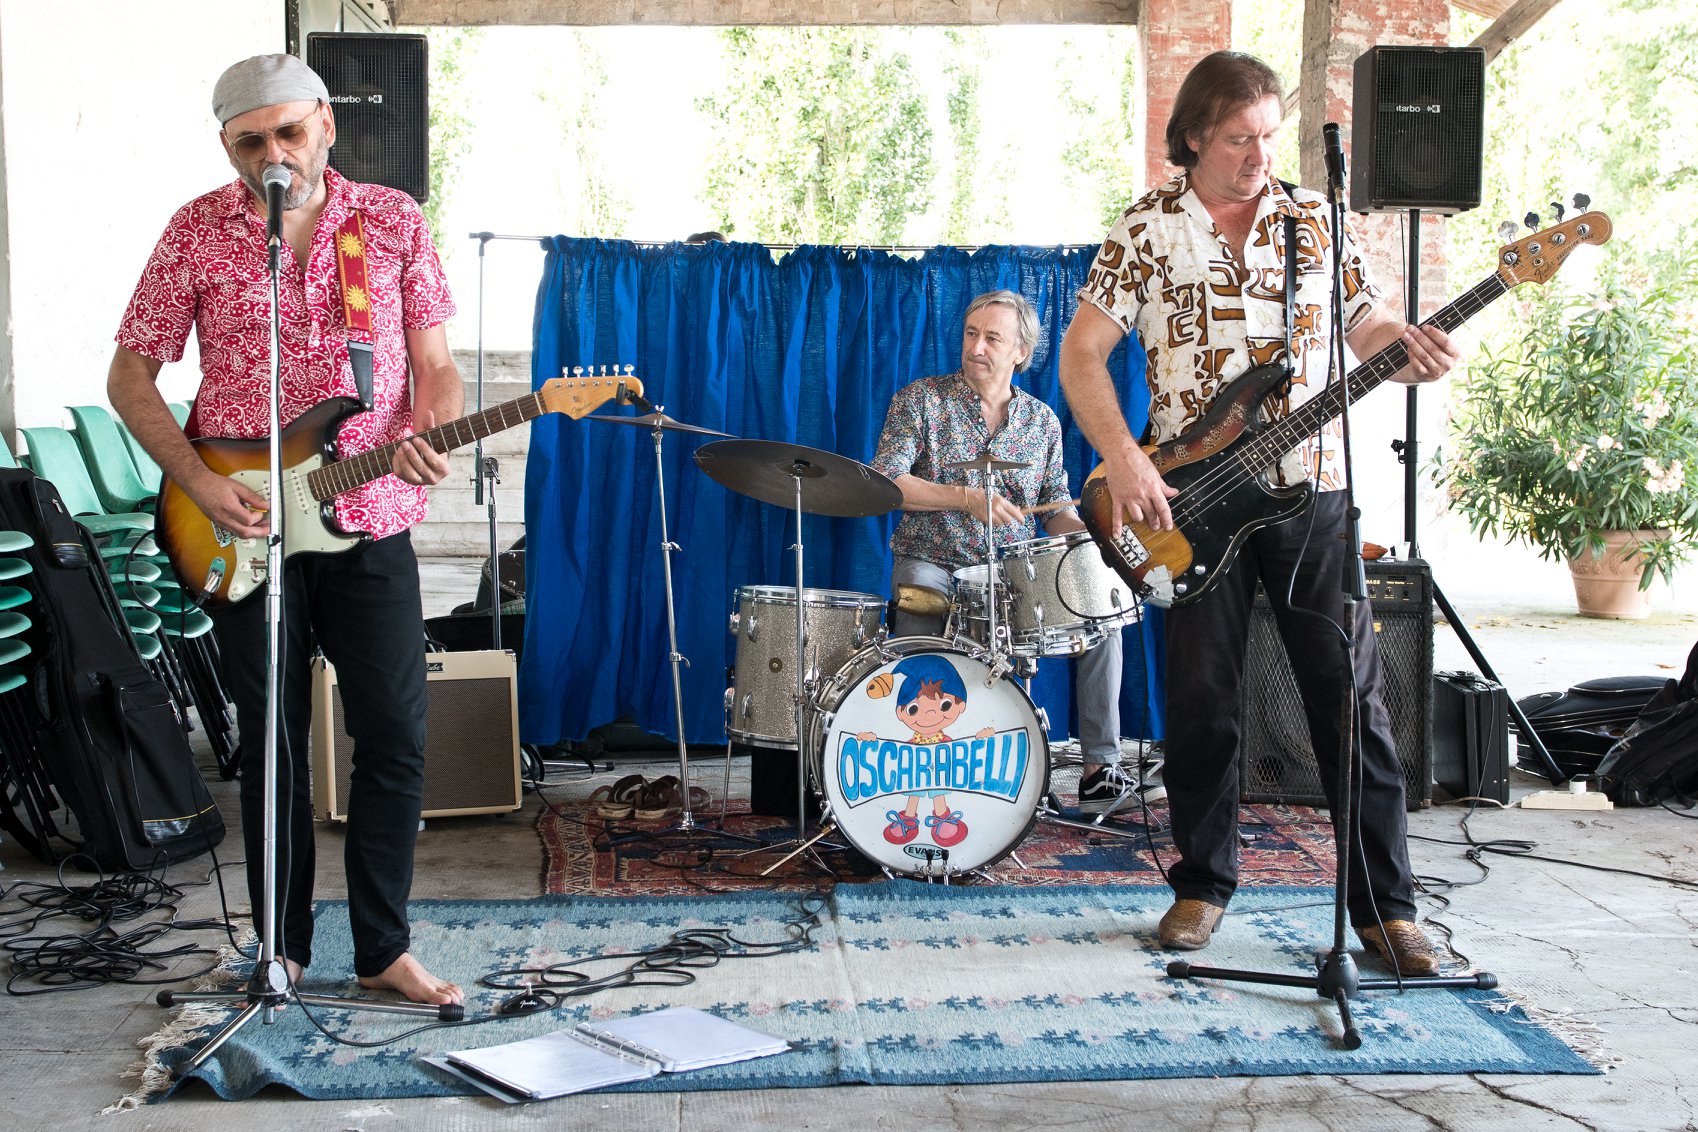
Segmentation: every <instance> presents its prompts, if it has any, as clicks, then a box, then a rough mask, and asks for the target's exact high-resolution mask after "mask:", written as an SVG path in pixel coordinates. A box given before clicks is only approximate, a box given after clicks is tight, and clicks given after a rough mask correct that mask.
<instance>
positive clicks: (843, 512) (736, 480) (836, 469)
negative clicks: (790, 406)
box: [696, 440, 902, 518]
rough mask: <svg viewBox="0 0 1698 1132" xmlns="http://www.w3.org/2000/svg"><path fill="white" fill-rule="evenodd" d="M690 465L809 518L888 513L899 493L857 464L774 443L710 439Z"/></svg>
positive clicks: (742, 492) (737, 489)
mask: <svg viewBox="0 0 1698 1132" xmlns="http://www.w3.org/2000/svg"><path fill="white" fill-rule="evenodd" d="M696 464H697V465H698V466H699V467H700V468H701V469H702V471H704V472H706V473H707V474H708V476H709V477H710V478H711V479H713V480H714V481H715V482H717V483H721V484H724V485H725V486H726V487H728V488H730V489H731V490H732V491H735V492H737V493H738V494H739V495H747V496H748V497H749V498H751V499H758V500H760V501H761V502H762V503H771V504H772V505H773V506H775V507H795V506H796V485H797V483H798V482H800V483H801V485H802V510H803V511H805V512H807V513H808V514H810V515H836V516H839V517H841V518H861V517H864V516H867V515H883V514H884V513H885V512H887V511H894V510H895V509H896V508H897V507H899V506H900V505H901V503H902V489H901V488H899V487H897V486H896V485H895V484H893V483H891V482H890V480H889V479H887V478H886V477H884V476H882V475H880V474H879V473H877V472H875V471H873V470H872V469H871V468H869V467H867V466H866V465H865V464H863V463H861V462H860V461H859V460H851V459H850V458H849V457H847V456H839V455H838V454H837V453H835V452H827V451H825V450H824V449H822V448H809V447H807V446H805V445H801V444H786V443H784V442H783V441H779V440H716V441H714V442H713V443H712V444H704V445H703V446H702V447H701V448H699V449H697V450H696Z"/></svg>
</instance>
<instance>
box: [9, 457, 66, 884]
mask: <svg viewBox="0 0 1698 1132" xmlns="http://www.w3.org/2000/svg"><path fill="white" fill-rule="evenodd" d="M0 453H3V454H0V465H5V466H9V467H16V466H17V464H16V461H14V460H13V459H12V453H11V450H10V449H8V448H5V447H4V446H3V445H0ZM34 545H35V540H34V539H32V538H30V536H29V535H27V534H25V533H24V532H22V531H13V530H0V607H3V608H0V825H3V826H4V827H5V829H6V830H7V832H9V833H11V834H12V835H13V836H14V837H16V838H17V839H18V841H19V842H20V843H22V844H23V845H24V846H25V847H27V848H28V849H29V850H30V851H31V852H33V853H35V854H36V855H37V856H42V855H43V854H42V846H41V845H40V844H39V842H40V833H39V831H42V830H51V829H53V818H52V815H53V811H54V810H56V809H57V808H58V801H57V799H56V798H55V796H54V794H53V791H52V788H51V787H50V786H49V785H48V784H47V783H46V782H43V781H42V779H41V775H40V772H39V764H38V763H37V762H36V760H35V759H33V758H30V757H29V756H30V749H31V746H32V744H33V743H34V728H33V727H32V725H31V723H30V716H29V711H30V705H29V701H28V699H27V695H28V693H27V688H28V686H29V659H30V647H29V642H28V641H27V640H26V639H25V637H24V633H25V631H26V630H28V629H29V628H30V625H31V622H30V617H29V612H28V607H29V603H30V592H29V590H28V589H27V588H26V587H24V586H22V585H19V584H18V583H19V582H21V581H23V580H24V579H25V578H27V577H28V575H29V574H30V572H31V571H32V570H33V569H34V568H33V567H32V566H31V565H30V563H29V560H28V559H26V558H20V557H18V552H19V551H23V550H28V549H30V548H31V547H33V546H34Z"/></svg>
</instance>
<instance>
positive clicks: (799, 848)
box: [761, 822, 837, 877]
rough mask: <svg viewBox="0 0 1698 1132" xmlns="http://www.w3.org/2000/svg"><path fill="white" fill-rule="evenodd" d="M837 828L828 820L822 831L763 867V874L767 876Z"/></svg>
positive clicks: (821, 828)
mask: <svg viewBox="0 0 1698 1132" xmlns="http://www.w3.org/2000/svg"><path fill="white" fill-rule="evenodd" d="M836 829H837V827H836V826H835V825H833V824H832V823H831V822H826V823H825V825H823V826H821V827H820V831H819V832H818V833H816V834H814V835H813V836H812V837H810V838H808V839H807V840H806V841H804V842H802V844H800V845H798V846H796V848H794V849H792V850H791V851H790V852H788V853H786V854H785V855H784V856H782V857H780V858H779V859H778V860H776V861H774V862H773V863H772V864H770V865H768V866H767V867H766V868H764V869H762V870H761V875H762V876H763V877H764V876H767V875H768V874H770V873H771V872H772V870H774V869H776V868H777V867H778V866H780V865H782V864H783V863H784V862H786V861H788V860H789V859H790V858H792V857H794V856H796V855H797V854H798V853H801V852H802V851H803V850H805V849H807V848H808V847H809V846H811V845H812V844H813V843H814V842H816V841H818V840H819V839H820V838H822V837H824V836H825V835H826V834H828V833H832V832H834V831H836Z"/></svg>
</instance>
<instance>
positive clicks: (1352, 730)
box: [1167, 122, 1498, 1049]
mask: <svg viewBox="0 0 1698 1132" xmlns="http://www.w3.org/2000/svg"><path fill="white" fill-rule="evenodd" d="M1323 134H1324V136H1325V139H1326V149H1327V194H1328V199H1329V201H1330V204H1331V218H1332V219H1331V223H1332V232H1333V241H1332V248H1333V254H1332V347H1333V348H1332V351H1331V357H1330V359H1329V366H1330V367H1332V372H1331V373H1330V374H1329V381H1339V382H1343V381H1344V379H1345V374H1346V373H1347V372H1348V369H1347V367H1346V366H1345V360H1344V347H1345V341H1344V149H1343V145H1342V143H1341V141H1340V139H1339V131H1338V126H1337V125H1335V124H1333V123H1331V122H1329V123H1327V125H1326V127H1325V129H1324V131H1323ZM1285 223H1286V232H1285V235H1286V240H1285V246H1286V264H1285V273H1286V280H1287V286H1286V291H1285V299H1286V322H1285V328H1286V357H1287V359H1289V363H1291V364H1294V363H1295V360H1296V359H1295V355H1294V354H1293V352H1292V345H1293V344H1292V340H1291V339H1292V306H1293V303H1294V301H1295V292H1294V289H1293V287H1292V286H1291V281H1292V279H1293V272H1294V270H1295V267H1296V263H1295V261H1296V243H1295V232H1296V221H1295V220H1294V219H1293V218H1291V217H1287V218H1286V221H1285ZM1340 400H1341V402H1342V403H1343V406H1344V408H1343V412H1342V415H1341V417H1340V421H1341V437H1340V444H1341V447H1342V449H1343V452H1344V490H1345V510H1344V515H1345V519H1344V532H1343V537H1344V544H1345V557H1344V575H1343V578H1342V579H1341V588H1342V590H1343V593H1344V615H1343V618H1342V620H1343V624H1342V626H1340V628H1341V629H1342V632H1343V639H1344V662H1345V666H1346V667H1345V668H1344V670H1343V672H1342V673H1341V675H1340V679H1341V680H1342V681H1343V683H1344V688H1343V691H1344V694H1343V695H1342V696H1340V697H1339V743H1338V769H1337V777H1336V780H1335V783H1334V785H1335V793H1334V797H1333V799H1332V801H1333V811H1332V812H1333V839H1334V847H1335V849H1336V853H1337V858H1338V863H1337V866H1336V872H1335V874H1334V877H1333V908H1332V947H1331V948H1330V949H1328V950H1327V951H1326V952H1325V953H1324V954H1320V955H1317V956H1316V957H1315V967H1316V970H1315V974H1313V975H1283V974H1278V973H1275V972H1267V971H1244V970H1235V969H1232V968H1226V967H1208V966H1204V965H1201V964H1193V963H1189V962H1187V961H1185V960H1174V961H1173V962H1170V963H1169V964H1168V965H1167V973H1168V976H1169V977H1170V978H1175V979H1220V980H1222V981H1226V982H1240V983H1259V984H1262V985H1265V986H1284V987H1306V988H1309V989H1311V990H1313V991H1314V992H1315V993H1316V994H1317V995H1319V996H1320V997H1322V998H1325V999H1330V1000H1331V1001H1332V1002H1333V1004H1334V1005H1335V1006H1336V1007H1337V1008H1338V1016H1339V1022H1340V1023H1341V1025H1342V1026H1343V1033H1342V1034H1341V1036H1340V1041H1341V1043H1342V1044H1343V1046H1344V1048H1345V1049H1359V1048H1361V1045H1362V1034H1361V1032H1360V1031H1359V1030H1357V1028H1356V1023H1355V1021H1354V1020H1353V1019H1352V1018H1351V1014H1350V1000H1351V999H1353V998H1355V997H1357V995H1359V994H1360V993H1361V992H1362V991H1364V990H1396V991H1404V990H1425V989H1434V988H1467V989H1477V990H1490V989H1491V988H1493V987H1495V986H1497V985H1498V980H1497V976H1496V975H1493V974H1492V973H1491V972H1489V971H1479V972H1476V973H1475V974H1472V975H1457V976H1443V975H1441V976H1430V977H1422V978H1404V977H1403V976H1402V974H1401V972H1400V973H1398V975H1397V977H1395V978H1391V979H1364V978H1362V977H1361V976H1360V974H1359V973H1358V971H1357V969H1356V960H1355V958H1354V957H1353V956H1352V955H1351V954H1350V949H1349V946H1348V945H1347V943H1346V941H1345V934H1344V933H1345V925H1346V924H1347V923H1348V922H1349V909H1348V904H1347V900H1348V897H1349V881H1350V852H1351V849H1352V848H1353V847H1354V846H1355V844H1356V840H1357V822H1358V821H1359V820H1360V814H1358V813H1357V806H1358V801H1359V799H1358V793H1357V786H1356V774H1355V772H1356V767H1357V763H1358V762H1359V760H1360V758H1361V735H1360V734H1359V732H1358V729H1357V723H1358V717H1359V713H1358V711H1357V706H1358V705H1357V685H1356V678H1355V662H1356V647H1357V646H1356V634H1355V626H1356V609H1357V605H1358V603H1360V602H1362V601H1365V600H1366V599H1367V596H1368V583H1367V576H1366V572H1365V568H1364V567H1363V564H1362V534H1361V530H1360V526H1359V523H1360V520H1361V511H1360V509H1358V508H1357V506H1356V480H1355V476H1354V475H1353V474H1352V466H1351V459H1350V409H1349V403H1350V399H1349V398H1348V397H1344V398H1341V399H1340ZM1313 505H1314V504H1313V501H1311V503H1310V506H1313ZM1323 537H1326V536H1325V535H1323ZM1318 754H1319V753H1318V752H1317V756H1318ZM1364 863H1365V861H1364Z"/></svg>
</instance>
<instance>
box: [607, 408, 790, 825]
mask: <svg viewBox="0 0 1698 1132" xmlns="http://www.w3.org/2000/svg"><path fill="white" fill-rule="evenodd" d="M664 412H665V407H664V406H660V405H656V406H655V413H656V417H655V422H654V428H653V429H652V430H651V431H653V433H654V489H655V494H656V497H657V500H658V502H659V504H660V565H661V576H662V578H663V580H664V582H665V586H664V588H665V591H666V639H667V643H668V645H669V646H670V649H669V652H668V654H667V655H668V657H669V659H670V661H671V664H672V712H673V723H674V725H675V726H676V727H677V729H678V794H679V805H680V806H681V807H682V809H681V810H680V811H679V813H678V820H677V821H676V822H675V823H673V824H672V825H670V826H667V827H666V828H665V829H662V830H656V831H649V830H642V831H637V832H632V833H628V834H625V835H623V836H620V837H615V838H610V839H609V840H608V842H607V844H608V845H609V846H614V845H622V844H624V843H625V842H628V841H633V840H636V839H638V838H646V837H655V836H658V835H660V834H665V833H694V832H696V829H697V827H696V817H695V813H694V812H693V811H692V810H691V809H690V747H689V742H688V740H686V739H685V737H684V678H683V674H682V671H681V670H682V669H683V668H688V667H689V665H690V659H689V657H687V656H685V655H684V654H683V653H681V652H679V651H678V615H677V612H676V603H675V600H674V597H673V588H672V556H673V554H675V553H677V554H682V553H683V548H682V547H680V546H679V545H678V544H677V543H675V542H673V541H672V537H671V535H670V534H669V533H668V532H667V526H666V461H665V459H664V458H663V455H662V447H663V445H664V443H665V438H666V430H665V428H664V427H663V423H662V422H663V417H662V414H664ZM798 490H800V489H798ZM798 600H800V598H799V597H798ZM720 817H721V828H720V829H718V830H716V831H714V835H715V836H718V837H728V838H731V839H732V840H735V841H746V842H748V843H749V844H751V845H759V844H763V842H761V840H760V839H759V838H756V837H746V836H744V835H743V834H740V833H727V832H725V830H724V828H723V824H724V823H723V819H724V810H723V807H722V808H721V813H720Z"/></svg>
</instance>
